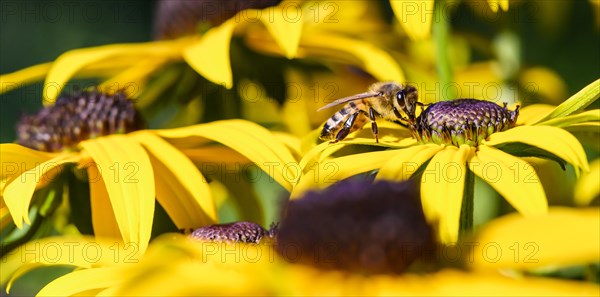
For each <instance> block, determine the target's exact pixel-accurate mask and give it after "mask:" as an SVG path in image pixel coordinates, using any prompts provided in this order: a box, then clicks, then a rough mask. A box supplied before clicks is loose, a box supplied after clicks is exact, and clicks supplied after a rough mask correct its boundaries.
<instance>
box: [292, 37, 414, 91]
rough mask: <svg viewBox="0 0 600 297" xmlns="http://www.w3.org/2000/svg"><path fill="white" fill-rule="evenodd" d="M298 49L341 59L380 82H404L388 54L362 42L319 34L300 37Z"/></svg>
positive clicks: (398, 69) (318, 55)
mask: <svg viewBox="0 0 600 297" xmlns="http://www.w3.org/2000/svg"><path fill="white" fill-rule="evenodd" d="M300 48H301V49H302V50H303V51H306V53H307V54H310V55H311V56H316V57H326V58H334V59H342V61H344V62H345V63H350V64H353V65H356V66H359V67H361V68H362V69H364V70H365V71H367V72H369V73H370V74H372V75H373V76H374V77H375V78H377V79H378V80H380V81H387V80H393V81H405V77H404V73H403V71H402V69H401V68H400V66H399V65H398V63H397V62H396V61H395V60H394V58H392V57H391V56H390V54H388V53H387V52H385V51H383V50H382V49H380V48H378V47H376V46H374V45H373V44H371V43H367V42H365V41H362V40H358V39H351V38H346V37H341V36H339V35H333V34H322V33H319V34H314V35H304V36H302V39H301V42H300Z"/></svg>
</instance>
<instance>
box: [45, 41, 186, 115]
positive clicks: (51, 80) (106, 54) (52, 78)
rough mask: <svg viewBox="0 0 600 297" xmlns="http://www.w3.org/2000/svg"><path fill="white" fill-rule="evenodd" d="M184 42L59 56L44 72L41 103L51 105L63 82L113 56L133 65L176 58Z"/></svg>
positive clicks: (113, 47)
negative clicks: (144, 59) (145, 59)
mask: <svg viewBox="0 0 600 297" xmlns="http://www.w3.org/2000/svg"><path fill="white" fill-rule="evenodd" d="M187 43H189V41H188V40H186V39H180V40H169V41H155V42H146V43H139V44H114V45H104V46H98V47H91V48H84V49H76V50H72V51H68V52H66V53H64V54H62V55H61V56H60V57H58V59H56V61H54V63H53V64H52V68H51V69H50V71H49V72H48V76H47V77H46V81H45V83H44V92H43V96H44V104H53V103H54V100H55V99H56V97H57V96H58V94H59V93H60V91H61V90H62V87H63V86H64V85H65V83H66V82H67V81H68V80H69V79H70V78H71V77H72V76H73V75H74V74H75V73H77V72H78V71H79V70H81V69H82V68H84V67H86V66H88V65H93V64H94V63H97V62H101V61H104V60H108V59H114V58H115V57H123V58H126V59H128V60H130V61H134V62H137V61H136V59H139V58H140V57H159V58H160V57H163V58H164V57H167V58H171V59H177V58H178V57H180V55H181V47H182V46H183V45H185V44H187Z"/></svg>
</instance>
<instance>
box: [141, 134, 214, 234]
mask: <svg viewBox="0 0 600 297" xmlns="http://www.w3.org/2000/svg"><path fill="white" fill-rule="evenodd" d="M132 136H133V137H135V139H136V140H137V141H139V142H140V143H141V144H142V145H143V146H144V147H145V148H146V150H147V151H148V153H149V156H150V161H151V162H152V167H153V168H154V181H155V183H156V199H157V200H158V202H159V203H160V204H161V205H162V206H163V208H164V209H165V211H166V212H167V213H168V214H169V217H170V218H171V219H172V220H173V222H174V223H175V225H176V226H177V228H179V229H186V228H198V227H200V226H204V225H209V224H215V223H216V222H217V212H216V209H215V204H214V201H213V199H212V194H211V192H210V188H209V186H208V182H207V181H206V179H204V177H203V176H202V174H201V173H200V171H198V169H197V168H196V166H195V165H194V163H192V161H190V160H189V159H188V158H187V157H186V156H185V155H184V154H182V153H181V152H180V151H178V150H177V149H176V148H174V147H173V146H171V145H170V144H169V143H168V142H166V141H164V140H162V139H161V138H160V137H158V136H156V135H154V134H151V133H150V132H145V131H141V132H138V133H133V134H132Z"/></svg>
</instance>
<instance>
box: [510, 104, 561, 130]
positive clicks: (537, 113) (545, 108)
mask: <svg viewBox="0 0 600 297" xmlns="http://www.w3.org/2000/svg"><path fill="white" fill-rule="evenodd" d="M554 108H556V106H554V105H550V104H531V105H527V106H524V107H522V108H521V109H520V110H519V117H518V118H517V126H520V125H530V124H532V123H534V122H537V121H538V120H541V119H542V118H544V117H545V116H547V115H549V114H550V113H551V112H552V111H553V110H554Z"/></svg>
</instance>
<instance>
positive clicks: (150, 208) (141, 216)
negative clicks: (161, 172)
mask: <svg viewBox="0 0 600 297" xmlns="http://www.w3.org/2000/svg"><path fill="white" fill-rule="evenodd" d="M80 145H81V146H82V147H83V148H84V150H85V151H86V152H87V153H88V154H89V155H90V157H91V158H92V159H94V161H95V162H96V166H98V170H99V171H100V172H101V174H100V175H101V176H100V177H101V178H102V180H103V181H104V184H105V185H106V189H107V191H108V196H109V198H110V202H111V205H112V208H113V212H114V214H115V218H116V219H117V223H118V225H119V230H120V231H121V234H122V236H123V240H124V241H125V242H126V243H134V244H137V246H138V247H139V251H140V252H141V253H143V252H144V251H145V250H146V247H147V246H148V242H149V241H150V234H151V231H152V220H153V218H154V199H155V184H154V170H153V169H152V163H151V162H150V159H149V157H148V154H147V153H146V151H145V150H144V148H142V146H141V145H139V144H138V143H137V142H135V141H133V140H131V139H129V138H128V137H127V136H125V135H111V136H107V137H100V138H97V139H92V140H86V141H83V142H81V144H80ZM97 178H99V177H97Z"/></svg>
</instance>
